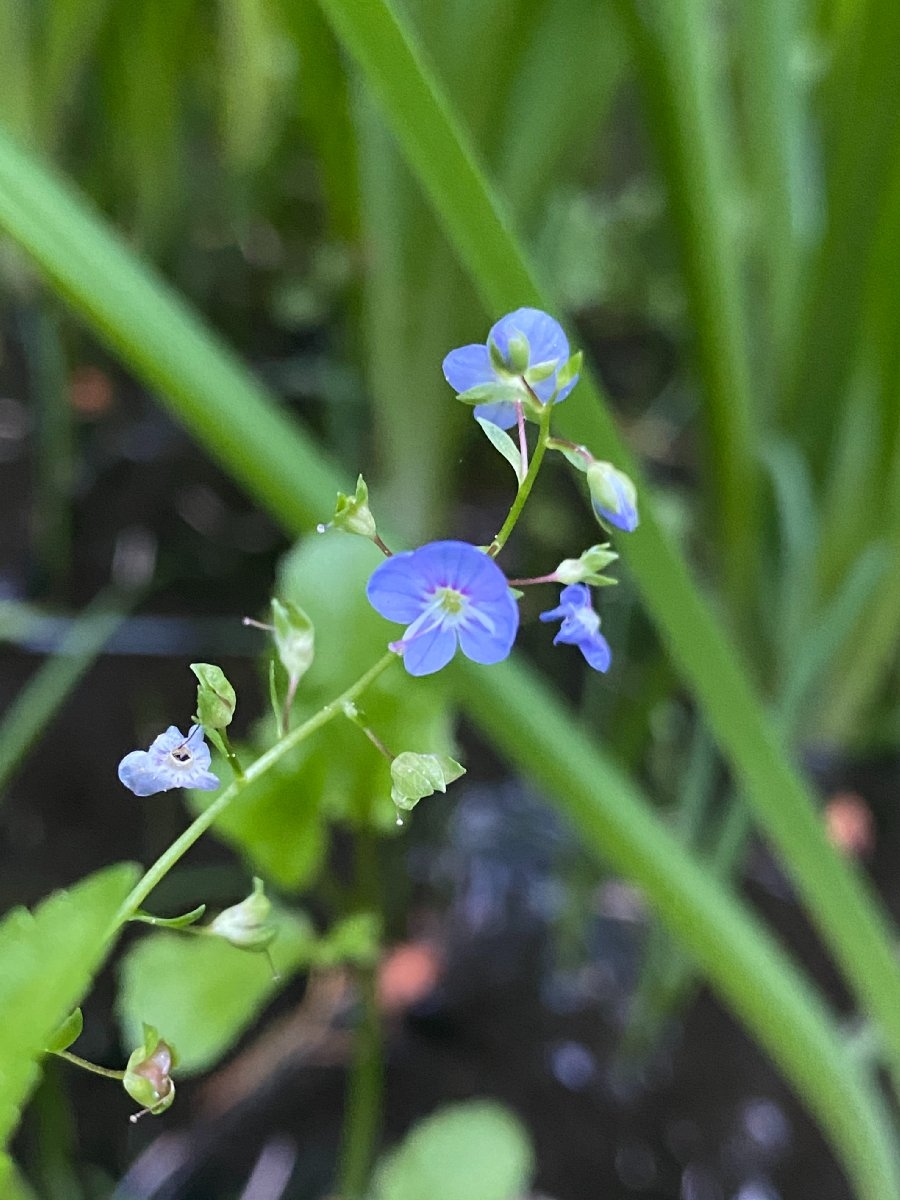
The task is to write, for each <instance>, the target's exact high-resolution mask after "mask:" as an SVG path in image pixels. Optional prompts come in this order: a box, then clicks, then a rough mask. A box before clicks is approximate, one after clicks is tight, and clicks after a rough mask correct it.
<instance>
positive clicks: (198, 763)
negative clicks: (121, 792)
mask: <svg viewBox="0 0 900 1200" xmlns="http://www.w3.org/2000/svg"><path fill="white" fill-rule="evenodd" d="M209 764H210V754H209V747H208V746H207V744H206V742H205V741H204V740H203V729H202V727H201V726H200V725H192V726H191V728H190V730H189V731H188V735H187V737H185V736H184V734H183V733H182V732H181V730H180V729H176V728H175V726H174V725H170V726H169V728H168V729H167V730H166V732H165V733H161V734H160V735H159V737H158V738H156V739H155V740H154V742H153V744H152V746H151V747H150V749H149V750H132V752H131V753H130V754H126V755H125V757H124V758H123V759H122V761H121V762H120V763H119V779H121V781H122V783H124V784H125V786H126V787H127V788H128V789H129V790H130V791H132V792H134V794H135V795H136V796H153V795H154V794H155V793H156V792H168V791H170V790H171V789H172V788H178V787H183V788H197V789H198V790H200V791H201V792H210V791H213V789H214V788H217V787H218V786H219V780H218V779H217V778H216V776H215V775H213V774H212V772H211V771H210V769H209Z"/></svg>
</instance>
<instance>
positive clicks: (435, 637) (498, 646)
mask: <svg viewBox="0 0 900 1200" xmlns="http://www.w3.org/2000/svg"><path fill="white" fill-rule="evenodd" d="M366 595H367V596H368V597H369V603H370V604H371V605H372V607H373V608H374V609H375V610H376V612H379V613H381V615H382V616H383V617H387V619H388V620H389V621H397V622H399V623H400V624H404V625H407V629H406V632H405V633H404V635H403V637H402V638H401V639H400V641H398V642H391V643H390V648H391V649H392V650H394V651H396V652H397V654H402V655H403V665H404V666H405V667H406V669H407V671H408V672H409V673H410V675H431V674H433V673H434V672H435V671H439V670H440V669H441V667H445V666H446V665H447V663H448V662H449V661H450V659H451V658H452V657H453V655H454V654H455V653H456V647H457V645H459V647H460V649H461V650H462V652H463V654H464V655H465V656H466V658H470V659H471V660H472V661H473V662H477V663H497V662H500V661H502V659H504V658H507V657H508V656H509V652H510V650H511V649H512V644H513V642H514V641H515V638H516V631H517V630H518V628H519V610H518V607H517V605H516V602H515V600H514V599H513V596H512V593H511V592H510V590H509V584H508V583H507V582H506V576H505V575H504V574H503V572H502V571H501V570H500V568H499V567H498V566H497V564H496V563H495V562H494V560H493V559H492V558H490V557H489V556H488V555H487V554H485V553H483V552H482V551H481V550H479V549H478V548H477V547H476V546H472V545H470V544H469V543H468V542H429V543H428V545H426V546H420V547H419V549H418V550H408V551H406V552H405V553H403V554H395V555H393V556H392V557H391V558H388V559H386V560H385V561H384V562H383V563H381V564H380V566H378V567H376V568H375V570H374V571H373V572H372V575H371V577H370V579H369V582H368V585H367V587H366Z"/></svg>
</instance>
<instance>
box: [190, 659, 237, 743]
mask: <svg viewBox="0 0 900 1200" xmlns="http://www.w3.org/2000/svg"><path fill="white" fill-rule="evenodd" d="M191 670H192V671H193V672H194V674H195V675H196V676H197V679H198V680H199V686H198V687H197V720H198V722H199V723H200V724H201V725H202V726H203V728H204V729H207V730H209V729H227V728H228V726H229V725H230V724H231V721H232V718H233V717H234V710H235V707H236V705H237V697H236V696H235V692H234V688H233V687H232V686H231V684H230V683H229V682H228V680H227V679H226V678H225V672H224V671H223V670H222V668H221V667H215V666H213V665H212V664H211V663H191Z"/></svg>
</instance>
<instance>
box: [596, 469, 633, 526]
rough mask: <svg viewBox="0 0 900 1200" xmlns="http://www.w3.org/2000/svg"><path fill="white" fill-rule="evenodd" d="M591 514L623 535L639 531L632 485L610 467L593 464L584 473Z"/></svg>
mask: <svg viewBox="0 0 900 1200" xmlns="http://www.w3.org/2000/svg"><path fill="white" fill-rule="evenodd" d="M587 481H588V487H589V488H590V492H591V504H592V505H593V509H594V513H595V514H596V516H597V517H598V519H599V520H600V521H601V522H605V523H606V524H609V525H615V526H616V528H617V529H623V530H625V532H626V533H631V532H632V530H634V529H637V527H638V520H639V518H638V511H637V492H636V490H635V486H634V484H633V483H632V482H631V480H630V479H629V478H628V476H627V475H626V474H625V473H624V472H623V471H619V470H618V469H617V468H616V467H614V466H613V465H612V463H608V462H594V463H591V465H590V466H589V467H588V469H587Z"/></svg>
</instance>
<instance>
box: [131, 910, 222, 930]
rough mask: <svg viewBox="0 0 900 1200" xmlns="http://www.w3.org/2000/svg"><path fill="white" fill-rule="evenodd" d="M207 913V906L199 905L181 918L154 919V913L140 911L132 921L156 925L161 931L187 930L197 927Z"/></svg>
mask: <svg viewBox="0 0 900 1200" xmlns="http://www.w3.org/2000/svg"><path fill="white" fill-rule="evenodd" d="M205 912H206V905H205V904H198V905H197V907H196V908H192V909H191V911H190V912H186V913H182V914H181V916H180V917H154V915H153V914H152V913H148V912H144V910H143V909H139V910H138V911H137V912H136V913H135V914H134V916H133V917H131V918H130V919H131V920H132V921H140V922H141V924H143V925H154V926H157V927H159V928H161V929H187V927H188V926H189V925H195V924H196V923H197V922H198V921H199V920H200V918H201V917H202V916H203V914H204V913H205Z"/></svg>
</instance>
